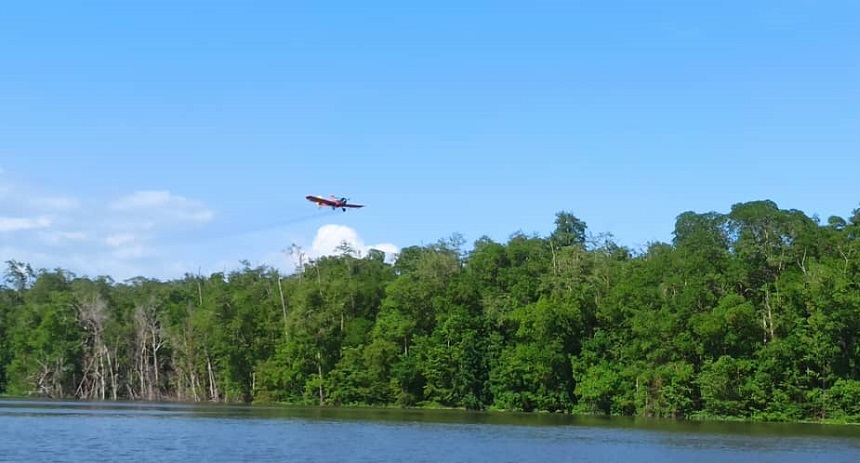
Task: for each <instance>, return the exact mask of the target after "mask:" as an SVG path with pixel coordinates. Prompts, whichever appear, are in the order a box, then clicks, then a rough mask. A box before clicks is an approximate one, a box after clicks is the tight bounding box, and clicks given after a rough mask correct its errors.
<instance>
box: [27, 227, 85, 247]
mask: <svg viewBox="0 0 860 463" xmlns="http://www.w3.org/2000/svg"><path fill="white" fill-rule="evenodd" d="M39 236H41V238H42V239H43V240H44V241H45V243H47V244H51V245H59V244H67V243H69V242H72V241H76V242H81V241H87V240H89V239H90V235H89V234H88V233H86V232H82V231H75V232H70V231H59V230H58V231H45V232H41V233H40V234H39Z"/></svg>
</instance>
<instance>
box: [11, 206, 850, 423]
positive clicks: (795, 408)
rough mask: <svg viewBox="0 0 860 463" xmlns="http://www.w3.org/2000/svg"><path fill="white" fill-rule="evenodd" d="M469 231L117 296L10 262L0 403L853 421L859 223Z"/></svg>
mask: <svg viewBox="0 0 860 463" xmlns="http://www.w3.org/2000/svg"><path fill="white" fill-rule="evenodd" d="M555 225H556V226H555V229H554V231H553V232H552V233H551V234H550V235H549V236H545V237H542V236H537V235H527V234H524V233H522V232H517V233H514V234H512V235H511V236H510V238H509V239H508V241H507V242H503V243H501V242H495V241H493V240H491V239H489V238H486V237H483V238H480V239H478V240H476V241H475V242H474V243H473V244H474V246H473V248H472V249H471V250H468V251H466V250H464V244H465V243H464V240H463V239H462V238H461V237H460V236H459V235H457V234H454V235H452V236H451V237H449V238H445V239H442V240H440V241H439V242H437V243H434V244H431V245H426V246H411V247H406V248H404V249H402V251H401V252H400V254H399V255H398V257H397V259H396V261H395V262H394V263H387V262H386V260H385V255H384V254H383V253H382V252H380V251H376V250H371V251H370V252H369V253H367V254H366V255H360V254H359V253H358V252H356V251H355V250H354V249H352V248H350V246H349V245H348V244H346V243H344V244H342V246H341V247H340V248H339V254H338V255H336V256H327V257H321V258H319V259H308V258H307V256H306V255H305V254H304V253H303V251H302V250H301V249H300V248H298V247H295V246H294V247H293V248H292V254H293V256H294V257H296V260H297V262H298V265H297V268H296V271H295V272H294V273H291V274H289V275H283V274H280V273H279V272H278V270H276V269H273V268H269V267H266V266H252V265H251V264H250V263H249V262H242V264H243V265H242V268H240V269H237V270H234V271H232V272H229V273H214V274H211V275H208V276H204V275H192V274H186V275H185V276H184V277H183V278H179V279H175V280H170V281H160V280H156V279H150V278H145V277H137V278H132V279H130V280H126V281H123V282H116V281H114V280H113V279H111V278H110V277H109V276H98V277H80V276H77V275H74V274H73V273H71V272H69V271H67V270H64V269H60V268H57V269H53V270H47V269H33V268H32V267H31V266H30V265H29V264H27V263H24V262H18V261H14V260H7V261H6V262H5V263H6V268H5V272H4V275H3V276H4V280H3V285H2V287H0V397H6V398H15V397H42V398H66V399H83V400H104V401H125V400H129V401H180V402H215V403H246V404H272V405H275V404H294V405H325V406H342V407H347V406H350V407H352V406H368V407H401V408H409V407H419V408H434V407H435V408H451V409H465V410H490V411H502V412H504V411H515V412H545V413H564V414H577V415H590V416H594V415H597V416H601V415H603V416H606V415H613V416H632V417H664V418H683V419H689V420H697V421H789V422H815V423H838V424H848V423H853V424H856V423H858V422H860V209H855V210H854V211H853V212H852V215H851V216H850V217H849V218H848V219H843V218H841V217H835V216H834V217H829V218H828V219H827V220H826V221H824V222H822V220H820V219H819V218H818V217H814V216H813V217H809V216H807V215H806V214H804V213H803V212H801V211H798V210H795V209H780V208H779V207H778V206H777V205H776V204H775V203H774V202H772V201H769V200H762V201H752V202H746V203H738V204H734V205H732V207H731V209H730V211H729V212H727V213H717V212H708V213H694V212H684V213H682V214H680V215H679V216H678V217H677V219H676V223H675V229H674V233H673V239H672V242H670V243H663V242H654V243H649V244H648V245H647V246H645V247H644V248H643V249H639V250H634V249H630V248H627V247H624V246H620V245H618V244H617V243H615V242H614V241H613V237H612V236H611V235H609V234H602V235H593V234H591V233H590V232H589V231H588V229H587V227H586V224H585V222H583V221H582V220H580V219H579V218H577V217H576V216H575V215H573V214H572V213H569V212H559V213H557V214H556V217H555Z"/></svg>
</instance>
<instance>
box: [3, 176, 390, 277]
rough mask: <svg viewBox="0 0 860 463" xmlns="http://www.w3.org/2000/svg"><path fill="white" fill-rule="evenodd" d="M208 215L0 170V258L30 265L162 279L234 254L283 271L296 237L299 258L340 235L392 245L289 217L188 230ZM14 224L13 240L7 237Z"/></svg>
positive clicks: (204, 209)
mask: <svg viewBox="0 0 860 463" xmlns="http://www.w3.org/2000/svg"><path fill="white" fill-rule="evenodd" d="M213 218H214V212H213V209H212V208H210V207H209V206H208V205H206V204H204V203H203V202H201V201H198V200H195V199H193V198H189V197H184V196H181V195H179V194H176V193H174V192H170V191H166V190H140V191H132V192H130V193H129V194H126V195H120V196H118V197H115V198H98V197H79V198H76V197H72V196H67V195H65V194H64V192H62V191H59V192H58V191H48V190H44V189H42V188H40V187H39V185H33V184H28V183H25V182H18V181H13V180H12V179H10V176H9V175H4V176H2V177H0V259H2V260H8V259H15V260H18V261H21V262H26V263H29V264H31V265H32V266H33V267H34V268H37V269H38V268H48V269H52V268H58V267H59V268H63V269H66V270H68V271H71V272H73V273H75V274H78V275H89V276H92V277H94V276H99V275H105V276H110V277H111V278H113V279H114V280H116V281H124V280H126V279H128V278H132V277H135V276H144V277H147V278H159V279H168V278H181V277H182V276H183V275H184V274H186V273H191V274H196V273H198V272H200V273H202V274H204V275H206V274H210V273H213V272H221V271H225V272H230V271H233V270H236V269H239V268H241V264H240V261H241V260H248V261H249V262H251V263H252V265H254V266H256V265H266V266H270V267H273V268H276V269H279V270H281V271H284V272H285V273H290V272H292V271H293V270H295V264H296V263H297V262H294V260H296V258H295V257H294V256H290V255H288V254H287V253H285V252H283V250H284V249H285V248H286V247H287V246H288V245H289V243H300V244H301V246H302V248H303V249H304V253H305V256H304V259H305V260H304V262H307V261H308V259H312V258H317V257H320V256H323V255H337V254H339V253H340V251H338V250H337V248H338V246H339V245H340V244H341V243H342V242H344V241H345V242H347V243H349V245H350V246H351V247H352V248H353V249H355V250H356V251H357V252H358V253H360V255H362V256H366V255H367V254H368V252H369V250H370V249H379V250H380V251H383V252H385V253H386V257H387V260H388V261H389V262H390V261H392V260H393V259H394V258H395V256H396V253H397V252H398V247H397V246H395V245H394V244H391V243H378V244H368V243H366V242H365V241H364V239H363V238H362V237H361V236H360V235H359V233H358V232H357V231H356V230H355V229H353V228H350V227H348V226H344V225H338V224H330V225H325V226H322V227H319V228H318V229H314V228H309V229H305V230H304V231H300V230H301V227H298V226H296V224H295V223H294V224H292V225H291V226H289V227H287V226H285V225H283V224H282V225H278V226H267V227H266V228H265V229H259V230H253V231H248V232H244V233H239V234H237V233H233V234H230V235H223V234H221V235H218V234H213V232H214V230H209V229H207V228H196V229H193V230H190V231H189V230H188V228H189V227H200V226H204V225H206V224H207V223H209V222H210V221H212V220H213ZM234 225H236V226H238V225H237V224H234ZM249 226H253V224H250V225H249ZM14 232H18V233H16V234H15V235H14V237H15V240H14V243H13V242H12V240H10V239H8V237H10V236H12V235H9V234H10V233H14ZM4 237H6V238H7V239H5V240H4V239H3V238H4ZM311 238H312V239H311ZM309 241H310V242H311V243H312V244H307V243H308V242H309Z"/></svg>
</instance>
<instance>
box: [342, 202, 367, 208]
mask: <svg viewBox="0 0 860 463" xmlns="http://www.w3.org/2000/svg"><path fill="white" fill-rule="evenodd" d="M340 207H364V204H349V203H346V204H341V205H340Z"/></svg>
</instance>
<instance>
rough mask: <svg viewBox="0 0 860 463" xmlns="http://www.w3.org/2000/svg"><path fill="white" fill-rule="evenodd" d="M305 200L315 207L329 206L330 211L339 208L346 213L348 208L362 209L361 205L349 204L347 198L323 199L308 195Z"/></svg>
mask: <svg viewBox="0 0 860 463" xmlns="http://www.w3.org/2000/svg"><path fill="white" fill-rule="evenodd" d="M305 199H307V200H308V201H310V202H312V203H316V204H317V206H319V207H323V206H331V208H332V209H337V208H341V209H343V210H344V212H346V208H348V207H364V205H363V204H349V198H340V199H338V198H336V197H335V196H334V195H332V196H329V197H328V198H323V197H322V196H313V195H308V196H305Z"/></svg>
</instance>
